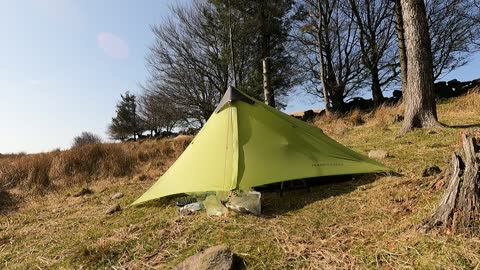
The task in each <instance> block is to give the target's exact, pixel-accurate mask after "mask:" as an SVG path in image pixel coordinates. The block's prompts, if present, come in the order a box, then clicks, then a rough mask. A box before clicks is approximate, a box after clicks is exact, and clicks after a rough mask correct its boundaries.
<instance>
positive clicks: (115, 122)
mask: <svg viewBox="0 0 480 270" xmlns="http://www.w3.org/2000/svg"><path fill="white" fill-rule="evenodd" d="M120 96H121V100H120V102H119V103H118V104H117V110H116V114H117V115H116V116H115V117H113V118H112V122H111V123H110V125H109V127H108V131H107V133H108V135H109V136H110V138H112V139H114V140H122V141H123V140H126V139H128V138H129V137H130V136H131V137H132V138H133V139H134V140H136V139H137V134H139V132H140V123H139V122H140V121H139V117H138V115H137V103H136V100H135V99H136V97H135V95H132V94H130V93H129V92H128V91H127V92H125V94H123V95H120Z"/></svg>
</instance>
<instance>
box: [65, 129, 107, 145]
mask: <svg viewBox="0 0 480 270" xmlns="http://www.w3.org/2000/svg"><path fill="white" fill-rule="evenodd" d="M98 143H102V139H101V138H100V136H98V135H96V134H93V133H91V132H87V131H84V132H82V133H81V134H80V135H78V136H75V138H73V144H72V147H79V146H83V145H88V144H98Z"/></svg>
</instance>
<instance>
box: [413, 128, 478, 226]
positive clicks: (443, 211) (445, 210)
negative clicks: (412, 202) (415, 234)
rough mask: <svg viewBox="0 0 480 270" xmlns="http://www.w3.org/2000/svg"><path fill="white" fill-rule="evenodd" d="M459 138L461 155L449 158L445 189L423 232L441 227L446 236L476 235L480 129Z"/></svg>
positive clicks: (425, 223)
mask: <svg viewBox="0 0 480 270" xmlns="http://www.w3.org/2000/svg"><path fill="white" fill-rule="evenodd" d="M461 137H462V149H461V153H454V154H452V157H451V161H450V164H449V168H448V171H447V173H446V174H445V176H444V180H445V181H447V180H448V181H449V182H448V187H447V189H446V190H445V193H444V194H443V197H442V199H441V201H440V204H439V205H438V207H437V209H436V210H435V212H434V213H433V215H432V216H431V217H429V218H428V219H426V220H425V221H424V223H423V224H422V226H421V230H423V231H428V230H430V229H432V228H435V227H441V228H442V229H443V230H445V231H446V232H447V233H466V234H480V200H479V196H480V189H479V188H480V144H479V142H480V129H476V130H472V131H467V132H464V133H463V134H462V136H461Z"/></svg>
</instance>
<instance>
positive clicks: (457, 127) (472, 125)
mask: <svg viewBox="0 0 480 270" xmlns="http://www.w3.org/2000/svg"><path fill="white" fill-rule="evenodd" d="M446 127H448V128H455V129H461V128H476V127H480V124H470V125H451V126H449V125H446Z"/></svg>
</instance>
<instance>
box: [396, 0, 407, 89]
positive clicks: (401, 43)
mask: <svg viewBox="0 0 480 270" xmlns="http://www.w3.org/2000/svg"><path fill="white" fill-rule="evenodd" d="M402 16H403V15H402V5H401V3H400V0H395V19H396V20H395V21H396V31H397V42H398V50H399V53H400V71H401V76H402V78H401V79H402V91H405V90H406V89H407V49H406V48H405V31H404V24H403V17H402Z"/></svg>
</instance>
